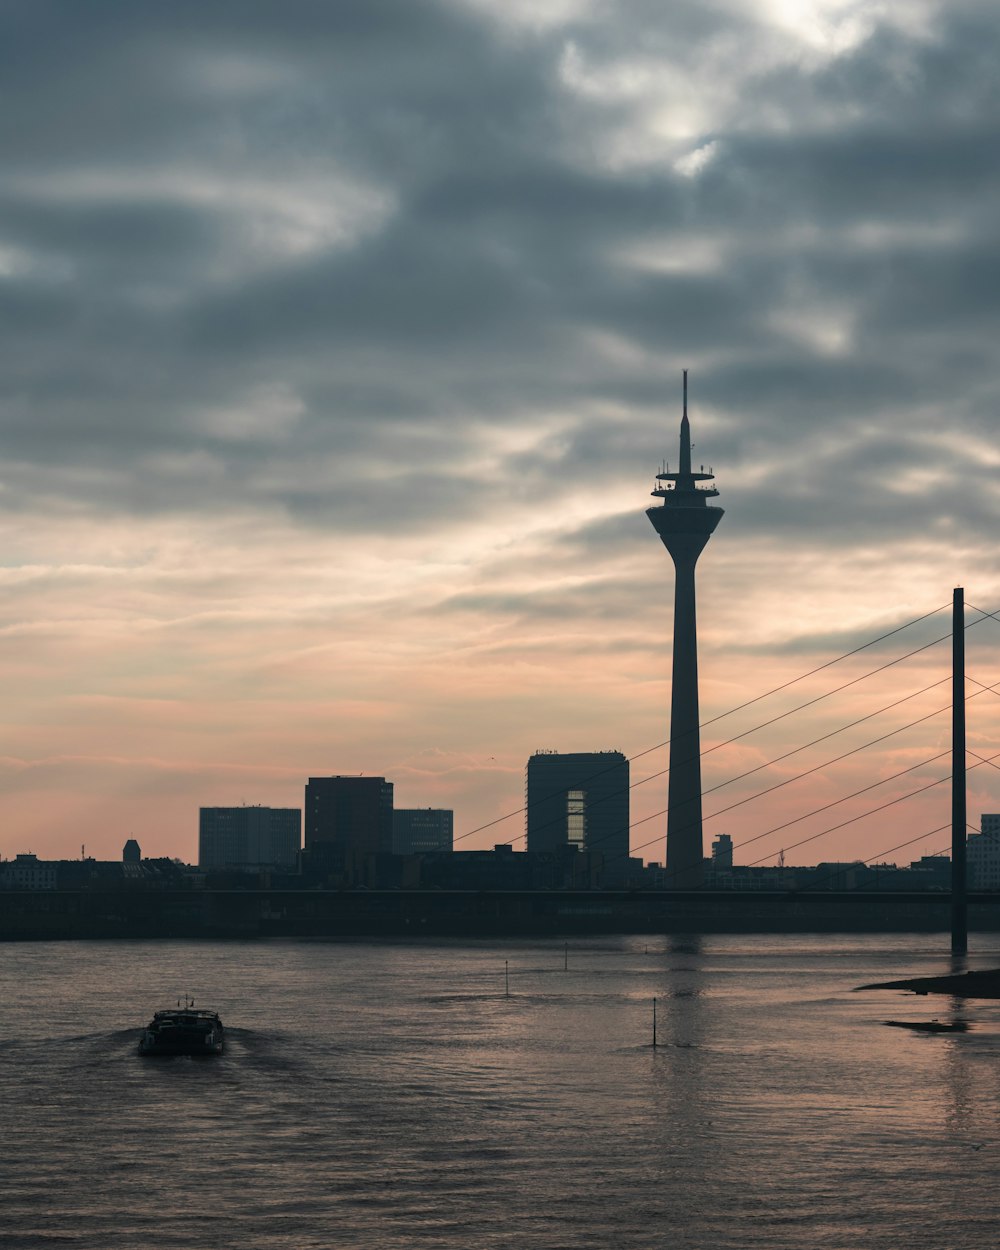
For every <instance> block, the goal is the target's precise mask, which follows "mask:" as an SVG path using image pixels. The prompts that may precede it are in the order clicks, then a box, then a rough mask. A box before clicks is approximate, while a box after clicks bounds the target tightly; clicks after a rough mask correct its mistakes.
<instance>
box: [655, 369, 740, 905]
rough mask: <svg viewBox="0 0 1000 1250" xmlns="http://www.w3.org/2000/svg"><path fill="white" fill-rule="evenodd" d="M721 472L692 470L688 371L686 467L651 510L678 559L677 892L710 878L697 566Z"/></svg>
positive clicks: (672, 784)
mask: <svg viewBox="0 0 1000 1250" xmlns="http://www.w3.org/2000/svg"><path fill="white" fill-rule="evenodd" d="M714 480H715V475H714V474H713V473H712V472H711V470H709V472H707V473H706V472H705V466H704V465H701V466H700V469H699V471H698V472H697V473H695V472H692V470H691V425H690V422H689V421H688V414H687V370H686V369H685V370H684V413H683V416H682V417H681V445H680V464H679V466H678V470H677V472H676V473H671V472H669V466H665V467H664V470H663V472H662V473H657V475H656V481H657V486H656V489H655V490H654V491H653V492H652V493H653V495H654V497H656V498H659V499H662V501H663V502H662V504H660V506H659V507H653V508H648V509H647V510H646V515H647V516H648V517H649V519H650V521H651V522H652V523H653V528H654V529H655V530H656V532H657V533H658V534H659V536H660V538H661V540H662V542H663V545H664V547H666V549H667V550H668V551H669V552H670V555H671V558H672V559H673V562H674V571H675V580H674V660H673V676H672V681H671V690H670V780H669V784H668V791H667V860H666V863H667V879H668V885H669V887H670V888H671V889H674V890H697V889H699V888H700V886H701V884H702V880H703V866H702V860H703V854H704V852H703V849H702V828H701V734H700V731H699V728H698V722H699V715H698V630H697V620H696V613H695V588H694V568H695V565H696V564H697V562H698V557H699V556H700V555H701V553H702V551H704V549H705V544H706V543H707V542H708V540H709V539H710V538H711V536H712V534H713V532H714V531H715V527H716V526H717V525H718V524H719V522H720V521H721V520H722V515H723V509H722V508H718V507H715V506H714V505H712V504H710V503H709V502H708V501H709V500H710V499H712V498H714V497H715V496H716V495H718V493H719V492H718V491H717V490H716V489H715V487H714V486H704V485H701V483H703V482H712V481H714Z"/></svg>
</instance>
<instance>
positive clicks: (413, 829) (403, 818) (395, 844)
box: [392, 807, 455, 855]
mask: <svg viewBox="0 0 1000 1250" xmlns="http://www.w3.org/2000/svg"><path fill="white" fill-rule="evenodd" d="M454 836H455V813H454V812H451V811H448V810H447V809H445V808H439V807H397V808H394V809H393V813H392V850H393V854H394V855H420V854H422V853H427V852H433V851H450V850H452V849H453V845H454Z"/></svg>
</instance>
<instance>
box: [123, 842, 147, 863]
mask: <svg viewBox="0 0 1000 1250" xmlns="http://www.w3.org/2000/svg"><path fill="white" fill-rule="evenodd" d="M141 862H142V847H141V846H140V845H139V843H138V842H137V841H136V840H135V838H129V840H128V841H127V842H126V843H125V845H124V846H123V847H122V863H123V864H139V863H141Z"/></svg>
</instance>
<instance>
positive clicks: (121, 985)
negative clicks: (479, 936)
mask: <svg viewBox="0 0 1000 1250" xmlns="http://www.w3.org/2000/svg"><path fill="white" fill-rule="evenodd" d="M973 946H974V951H973V954H971V955H970V957H969V960H968V963H967V965H966V966H968V967H970V968H973V967H991V966H1000V948H998V939H997V937H996V936H995V935H974V938H973ZM946 951H947V938H946V937H945V936H944V935H926V934H921V935H914V936H907V935H891V936H885V935H879V936H877V937H872V936H867V935H850V936H842V937H840V936H833V937H830V936H828V935H824V936H816V937H812V936H801V935H796V936H781V937H766V936H764V937H762V936H758V935H755V936H747V937H741V936H732V935H727V936H718V937H704V938H700V939H698V938H683V939H680V938H678V939H670V938H649V939H647V938H634V937H622V938H613V939H600V940H579V939H577V940H573V941H571V942H570V943H569V945H568V947H567V946H565V945H564V943H563V942H562V941H476V942H448V941H440V942H425V943H420V944H417V943H404V942H371V941H364V942H362V941H358V942H347V941H343V942H291V941H280V942H279V941H275V942H261V943H247V944H244V943H237V942H228V943H227V942H181V941H176V942H175V941H161V942H62V943H10V944H6V945H5V946H4V947H3V951H2V956H3V967H4V973H5V975H4V991H3V1011H2V1024H0V1130H2V1131H0V1150H2V1162H0V1178H2V1188H0V1199H2V1210H0V1243H2V1244H3V1246H4V1247H5V1250H22V1247H23V1248H25V1250H28V1248H30V1250H35V1248H41V1247H46V1248H47V1247H71V1248H74V1250H91V1248H92V1250H114V1248H117V1247H122V1248H126V1250H135V1248H136V1247H140V1246H141V1247H156V1248H158V1250H187V1248H189V1247H213V1248H216V1250H228V1248H229V1247H239V1248H240V1250H279V1248H280V1250H286V1248H287V1250H307V1248H311V1247H323V1248H326V1247H338V1248H339V1247H345V1248H353V1247H359V1248H360V1247H377V1248H379V1250H381V1248H383V1247H384V1248H386V1250H396V1248H399V1250H403V1248H404V1247H405V1248H406V1250H410V1248H413V1247H424V1248H426V1250H458V1248H460V1247H461V1248H462V1250H465V1248H467V1247H484V1248H487V1250H490V1248H496V1250H499V1248H501V1247H503V1248H505V1250H506V1248H510V1250H534V1248H536V1247H537V1248H542V1247H544V1248H545V1250H561V1248H565V1250H577V1248H579V1247H594V1248H598V1247H600V1248H601V1250H604V1248H609V1250H610V1248H614V1250H618V1248H619V1247H620V1248H622V1250H628V1248H630V1247H635V1248H643V1250H645V1248H647V1247H664V1250H687V1248H694V1247H698V1248H701V1247H705V1248H713V1250H714V1248H728V1247H731V1248H732V1250H737V1248H739V1250H746V1248H748V1247H762V1248H763V1247H766V1248H767V1250H781V1248H784V1247H788V1248H794V1250H861V1248H862V1247H864V1248H865V1250H882V1248H888V1247H900V1248H902V1247H906V1248H907V1250H912V1248H913V1247H924V1246H926V1247H927V1248H928V1250H945V1248H950V1250H993V1248H994V1247H995V1246H996V1244H997V1232H996V1223H997V1220H996V1217H997V1200H996V1160H997V1154H998V1151H1000V1081H998V1079H997V1077H998V1060H1000V1003H993V1002H967V1003H964V1004H962V1003H958V1002H955V1001H953V1000H951V999H948V998H934V997H927V998H923V997H919V998H918V997H913V996H910V995H904V994H901V993H899V992H893V991H876V992H867V993H864V994H858V993H854V992H853V991H854V987H855V986H857V985H859V984H862V983H865V982H871V981H878V980H886V979H890V978H895V977H902V976H913V975H931V974H934V973H939V972H945V971H950V970H951V961H950V958H949V957H948V955H947V953H946ZM505 964H506V970H505ZM505 971H506V978H505ZM508 988H509V996H508V992H507V991H508ZM185 993H187V994H190V995H192V996H193V997H194V998H195V1000H196V1003H197V1004H198V1005H199V1006H206V1007H213V1008H216V1009H217V1010H218V1011H219V1012H220V1014H221V1015H222V1017H223V1020H224V1021H225V1023H226V1027H227V1038H228V1040H227V1050H226V1053H225V1055H223V1056H222V1057H221V1058H218V1059H201V1060H193V1059H186V1058H177V1059H166V1060H163V1059H160V1060H156V1059H140V1058H139V1057H138V1056H137V1055H136V1041H137V1037H138V1033H139V1028H140V1026H141V1025H142V1024H144V1023H145V1021H146V1020H147V1019H148V1018H149V1016H150V1015H151V1013H152V1011H153V1010H154V1009H155V1008H158V1007H163V1006H169V1005H171V1004H172V1003H173V1002H174V1001H175V1000H176V999H177V998H178V997H179V996H181V995H184V994H185ZM654 997H655V998H656V999H657V1020H658V1041H659V1043H660V1045H658V1046H657V1047H656V1048H655V1049H654V1048H653V1047H652V1046H651V1044H650V1043H651V1040H652V1039H651V1026H652V1000H653V998H654ZM933 1017H939V1018H940V1019H941V1020H950V1019H955V1018H961V1019H963V1020H966V1021H967V1022H968V1024H969V1028H968V1031H966V1032H964V1033H946V1034H935V1035H923V1034H919V1033H916V1032H911V1031H909V1030H906V1029H899V1028H890V1027H886V1026H885V1025H884V1024H883V1023H882V1022H883V1021H884V1020H887V1019H897V1020H900V1019H902V1020H911V1021H920V1020H924V1021H926V1020H930V1019H931V1018H933Z"/></svg>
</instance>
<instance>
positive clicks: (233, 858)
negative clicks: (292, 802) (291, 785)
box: [198, 807, 302, 870]
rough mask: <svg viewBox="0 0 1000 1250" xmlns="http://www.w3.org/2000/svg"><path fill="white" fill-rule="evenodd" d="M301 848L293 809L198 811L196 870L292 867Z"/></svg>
mask: <svg viewBox="0 0 1000 1250" xmlns="http://www.w3.org/2000/svg"><path fill="white" fill-rule="evenodd" d="M301 847H302V813H301V812H300V811H299V809H298V808H297V807H202V808H200V809H199V816H198V867H199V868H213V869H226V868H236V869H247V870H252V869H260V868H285V869H289V868H295V867H296V865H297V864H298V858H299V851H300V850H301Z"/></svg>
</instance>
